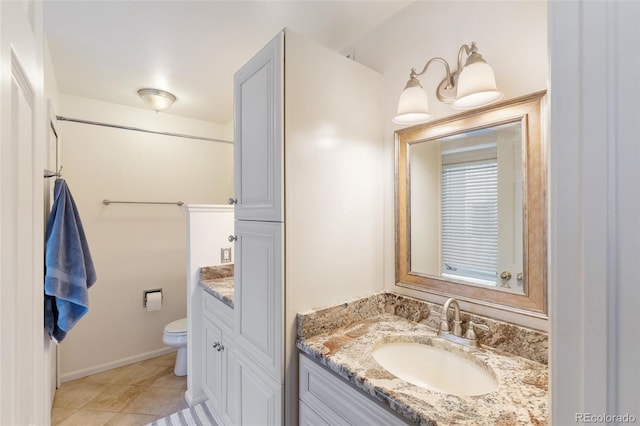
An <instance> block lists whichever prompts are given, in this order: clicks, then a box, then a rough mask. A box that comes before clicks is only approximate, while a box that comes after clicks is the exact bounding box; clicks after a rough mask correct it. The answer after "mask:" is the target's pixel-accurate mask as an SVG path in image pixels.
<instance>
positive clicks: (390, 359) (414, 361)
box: [373, 343, 498, 396]
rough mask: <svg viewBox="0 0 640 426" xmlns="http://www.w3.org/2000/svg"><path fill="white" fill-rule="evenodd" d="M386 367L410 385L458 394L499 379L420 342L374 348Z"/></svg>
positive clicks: (485, 389)
mask: <svg viewBox="0 0 640 426" xmlns="http://www.w3.org/2000/svg"><path fill="white" fill-rule="evenodd" d="M373 357H374V358H375V360H376V361H377V362H378V364H380V365H381V366H382V367H383V368H384V369H385V370H387V371H388V372H390V373H391V374H393V375H395V376H397V377H399V378H400V379H402V380H404V381H406V382H409V383H411V384H413V385H416V386H420V387H423V388H426V389H429V390H432V391H436V392H442V393H448V394H452V395H459V396H472V395H484V394H486V393H489V392H492V391H493V390H495V389H496V388H497V387H498V381H497V380H496V379H495V378H494V377H493V376H492V375H491V374H490V373H488V372H487V371H485V370H484V369H483V368H482V367H480V366H479V365H476V364H474V363H473V362H471V361H469V360H468V359H465V358H463V357H462V356H460V355H457V354H455V353H452V352H449V351H446V350H444V349H440V348H436V347H433V346H429V345H425V344H421V343H389V344H385V345H383V346H380V347H379V348H377V349H375V350H374V351H373Z"/></svg>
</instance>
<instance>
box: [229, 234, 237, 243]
mask: <svg viewBox="0 0 640 426" xmlns="http://www.w3.org/2000/svg"><path fill="white" fill-rule="evenodd" d="M237 239H238V237H236V236H235V235H229V237H228V238H227V240H229V242H230V243H232V242H234V241H235V240H237Z"/></svg>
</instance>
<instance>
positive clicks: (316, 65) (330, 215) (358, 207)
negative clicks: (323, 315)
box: [284, 31, 384, 424]
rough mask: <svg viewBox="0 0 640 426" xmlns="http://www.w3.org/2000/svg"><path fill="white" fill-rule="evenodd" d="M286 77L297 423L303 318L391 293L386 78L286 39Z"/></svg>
mask: <svg viewBox="0 0 640 426" xmlns="http://www.w3.org/2000/svg"><path fill="white" fill-rule="evenodd" d="M284 74H285V105H284V110H285V120H284V121H285V124H284V125H285V133H284V134H285V136H284V138H285V142H284V143H285V149H284V151H285V152H284V163H285V167H284V170H285V173H284V186H285V188H286V191H285V194H286V203H285V239H286V243H285V252H286V261H285V271H286V272H285V277H286V278H285V280H286V295H285V297H286V312H285V333H286V360H285V363H286V370H287V371H286V378H285V392H286V395H285V401H286V403H285V410H286V414H285V419H286V420H285V423H286V424H290V423H294V419H297V418H298V416H297V400H298V392H297V391H298V386H297V385H298V357H297V349H296V348H295V341H296V314H297V313H298V312H302V311H306V310H308V309H311V308H318V307H323V306H331V305H335V304H337V303H342V302H344V301H345V300H349V299H351V298H356V297H363V296H367V295H370V294H372V293H374V292H379V291H382V290H383V288H384V285H383V280H382V272H383V268H382V265H381V260H382V255H383V251H382V248H383V247H382V244H383V234H382V230H383V226H382V225H383V212H382V207H383V202H384V199H383V197H382V193H381V191H380V188H381V187H382V185H383V181H384V176H383V175H382V174H381V173H379V170H380V169H381V168H382V165H383V162H384V156H383V154H384V151H383V143H382V125H381V123H380V120H379V117H380V116H381V114H382V110H381V106H382V102H381V101H382V76H381V75H380V74H379V73H377V72H375V71H373V70H371V69H368V68H366V67H363V66H362V65H360V64H357V63H354V62H353V61H351V60H349V59H347V58H345V57H342V56H340V55H338V54H336V53H335V52H333V51H331V50H329V49H327V48H325V47H323V46H320V45H319V44H317V43H314V42H312V41H309V40H306V39H305V38H303V37H301V36H300V35H297V34H296V33H294V32H292V31H287V32H286V33H285V73H284ZM309 82H313V84H309Z"/></svg>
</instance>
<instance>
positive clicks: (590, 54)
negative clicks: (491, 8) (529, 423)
mask: <svg viewBox="0 0 640 426" xmlns="http://www.w3.org/2000/svg"><path fill="white" fill-rule="evenodd" d="M549 12H550V13H549V37H550V65H551V67H550V70H551V71H550V76H551V138H552V143H551V160H552V161H551V168H550V174H551V177H550V180H551V185H550V201H551V213H550V223H551V230H550V259H551V262H550V270H549V280H550V283H551V297H550V301H551V303H550V319H551V345H550V355H551V358H550V369H551V371H550V378H551V396H552V411H551V414H552V419H551V422H550V424H558V425H564V424H584V423H596V421H586V420H587V419H585V418H584V417H582V418H578V417H576V415H577V414H582V413H591V414H593V415H604V414H608V415H611V416H614V415H620V416H624V415H625V414H627V415H633V416H635V419H634V420H632V421H629V420H627V421H625V420H624V419H622V418H621V419H618V420H616V419H615V418H613V420H612V421H602V420H600V421H597V423H598V424H604V423H608V424H609V423H611V424H624V423H637V422H638V421H639V419H640V404H639V401H640V387H639V386H638V384H639V383H640V369H639V368H638V359H639V358H640V345H639V344H638V337H640V332H638V320H640V315H639V313H638V312H639V311H638V300H640V287H639V286H638V259H639V257H640V256H639V254H640V223H639V222H638V211H639V210H640V192H639V191H638V188H639V187H640V170H639V169H638V164H640V145H639V144H638V135H639V134H640V120H638V118H639V117H640V107H639V105H638V96H640V81H639V80H638V69H639V68H640V56H639V55H637V54H635V53H634V52H635V49H637V45H638V40H640V28H639V27H638V22H639V21H640V3H638V2H623V1H619V2H612V1H610V2H552V3H551V7H550V10H549Z"/></svg>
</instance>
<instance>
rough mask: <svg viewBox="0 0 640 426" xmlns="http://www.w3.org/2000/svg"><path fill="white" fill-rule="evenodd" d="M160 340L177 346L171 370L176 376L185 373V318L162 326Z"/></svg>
mask: <svg viewBox="0 0 640 426" xmlns="http://www.w3.org/2000/svg"><path fill="white" fill-rule="evenodd" d="M162 341H163V342H164V344H165V345H167V346H173V347H174V348H178V355H177V356H176V366H175V368H174V369H173V372H174V373H175V375H176V376H186V375H187V319H186V318H182V319H179V320H175V321H173V322H170V323H169V324H167V325H166V327H165V328H164V334H163V335H162Z"/></svg>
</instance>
